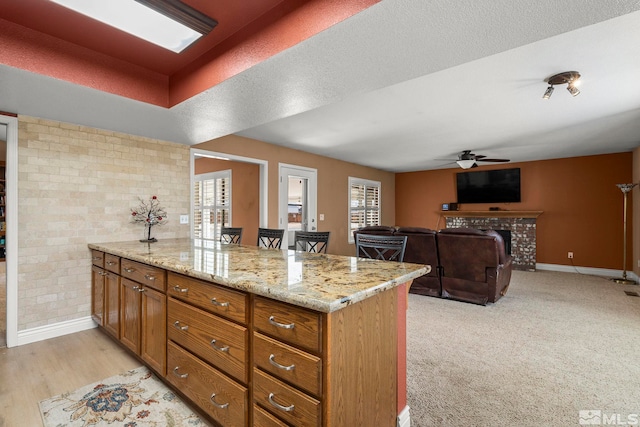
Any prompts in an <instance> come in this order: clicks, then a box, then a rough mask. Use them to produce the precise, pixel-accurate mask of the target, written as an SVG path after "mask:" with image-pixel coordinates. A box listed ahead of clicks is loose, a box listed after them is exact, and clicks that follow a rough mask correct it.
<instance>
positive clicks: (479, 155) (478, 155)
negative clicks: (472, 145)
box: [474, 154, 487, 160]
mask: <svg viewBox="0 0 640 427" xmlns="http://www.w3.org/2000/svg"><path fill="white" fill-rule="evenodd" d="M474 156H475V157H476V160H479V159H484V158H485V157H487V156H483V155H482V154H474Z"/></svg>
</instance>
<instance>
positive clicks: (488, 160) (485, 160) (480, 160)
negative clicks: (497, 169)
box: [476, 156, 511, 163]
mask: <svg viewBox="0 0 640 427" xmlns="http://www.w3.org/2000/svg"><path fill="white" fill-rule="evenodd" d="M483 157H484V156H483ZM476 160H477V161H479V162H495V163H505V162H510V161H511V160H509V159H479V158H478V156H476Z"/></svg>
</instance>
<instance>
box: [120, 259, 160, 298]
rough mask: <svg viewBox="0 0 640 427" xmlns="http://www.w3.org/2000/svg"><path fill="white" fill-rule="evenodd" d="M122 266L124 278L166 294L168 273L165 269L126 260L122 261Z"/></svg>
mask: <svg viewBox="0 0 640 427" xmlns="http://www.w3.org/2000/svg"><path fill="white" fill-rule="evenodd" d="M120 264H121V267H122V268H121V276H122V277H126V278H128V279H131V280H135V281H136V282H138V283H142V284H143V285H145V286H149V287H150V288H153V289H155V290H158V291H162V292H165V291H166V290H167V288H166V284H167V283H166V273H165V271H164V270H163V269H161V268H158V267H152V266H150V265H146V264H141V263H139V262H135V261H131V260H129V259H125V258H123V259H122V261H121V262H120Z"/></svg>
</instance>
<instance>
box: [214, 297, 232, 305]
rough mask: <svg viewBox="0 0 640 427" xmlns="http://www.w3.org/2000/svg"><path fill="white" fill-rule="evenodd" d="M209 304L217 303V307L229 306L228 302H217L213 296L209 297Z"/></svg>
mask: <svg viewBox="0 0 640 427" xmlns="http://www.w3.org/2000/svg"><path fill="white" fill-rule="evenodd" d="M211 304H213V305H217V306H218V307H229V303H228V302H218V301H217V300H216V299H215V298H211Z"/></svg>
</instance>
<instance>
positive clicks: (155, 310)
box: [120, 259, 167, 376]
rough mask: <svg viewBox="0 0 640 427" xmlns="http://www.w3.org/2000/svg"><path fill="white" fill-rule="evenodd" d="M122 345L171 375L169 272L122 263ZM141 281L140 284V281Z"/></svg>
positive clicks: (164, 373)
mask: <svg viewBox="0 0 640 427" xmlns="http://www.w3.org/2000/svg"><path fill="white" fill-rule="evenodd" d="M121 273H122V278H121V279H120V283H121V286H120V341H121V342H122V343H123V344H124V345H125V346H127V347H128V348H129V349H130V350H131V351H133V352H134V353H136V354H137V355H139V356H140V357H141V358H142V360H144V361H145V362H147V364H148V365H149V367H150V368H152V369H154V370H155V371H156V372H158V373H159V374H160V375H162V376H164V375H166V372H167V362H166V361H167V353H166V340H167V297H166V295H165V294H164V292H163V291H164V289H165V285H166V272H165V271H164V270H162V269H159V268H156V267H151V266H146V265H144V264H140V263H137V262H133V261H130V260H126V259H122V261H121ZM136 279H137V281H136Z"/></svg>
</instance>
